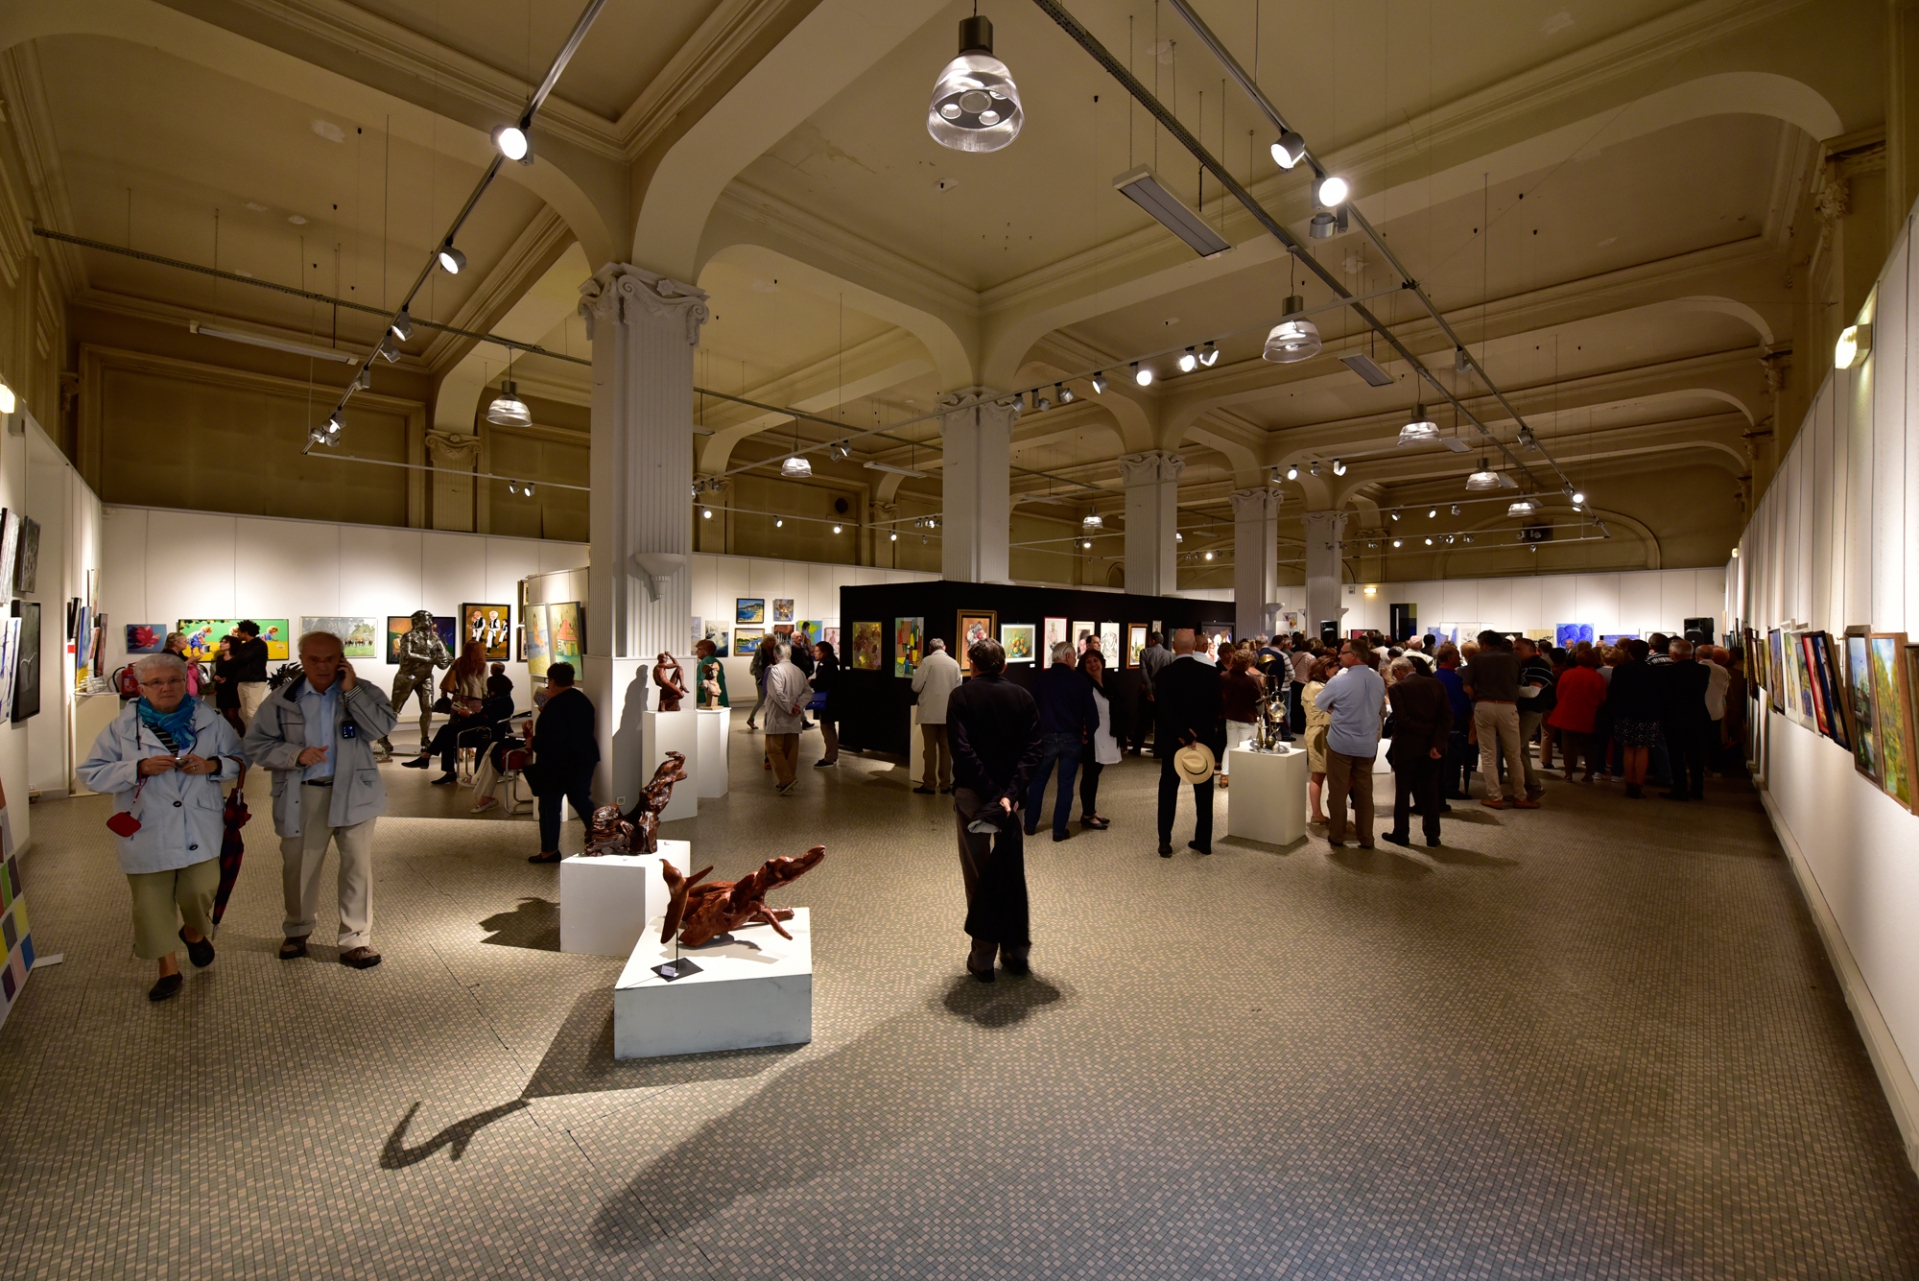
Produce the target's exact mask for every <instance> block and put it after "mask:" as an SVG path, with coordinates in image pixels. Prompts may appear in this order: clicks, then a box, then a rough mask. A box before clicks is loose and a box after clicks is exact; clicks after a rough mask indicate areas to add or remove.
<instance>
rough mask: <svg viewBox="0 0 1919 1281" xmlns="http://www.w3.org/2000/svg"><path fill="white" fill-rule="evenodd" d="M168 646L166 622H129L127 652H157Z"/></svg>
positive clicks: (131, 653)
mask: <svg viewBox="0 0 1919 1281" xmlns="http://www.w3.org/2000/svg"><path fill="white" fill-rule="evenodd" d="M166 647H167V625H166V624H165V623H128V624H127V654H128V656H129V657H131V656H133V655H136V654H157V653H159V652H160V651H161V650H163V649H165V648H166Z"/></svg>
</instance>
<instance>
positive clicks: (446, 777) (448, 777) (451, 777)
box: [433, 774, 460, 787]
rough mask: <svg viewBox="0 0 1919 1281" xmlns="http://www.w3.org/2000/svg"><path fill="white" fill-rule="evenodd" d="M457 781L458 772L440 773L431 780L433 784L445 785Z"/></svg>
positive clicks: (458, 777)
mask: <svg viewBox="0 0 1919 1281" xmlns="http://www.w3.org/2000/svg"><path fill="white" fill-rule="evenodd" d="M459 781H460V776H459V775H458V774H442V775H440V776H439V777H438V778H436V779H434V780H433V786H435V787H445V786H446V785H447V784H448V783H457V782H459Z"/></svg>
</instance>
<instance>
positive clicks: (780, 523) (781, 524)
mask: <svg viewBox="0 0 1919 1281" xmlns="http://www.w3.org/2000/svg"><path fill="white" fill-rule="evenodd" d="M773 528H774V529H785V528H786V518H785V517H784V516H782V517H780V518H779V519H778V520H775V521H774V522H773Z"/></svg>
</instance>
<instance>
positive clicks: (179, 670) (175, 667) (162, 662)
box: [133, 652, 187, 676]
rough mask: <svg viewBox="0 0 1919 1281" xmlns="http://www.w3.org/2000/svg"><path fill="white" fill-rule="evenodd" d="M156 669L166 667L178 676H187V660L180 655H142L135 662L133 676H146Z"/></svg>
mask: <svg viewBox="0 0 1919 1281" xmlns="http://www.w3.org/2000/svg"><path fill="white" fill-rule="evenodd" d="M156 667H164V668H166V669H167V670H169V671H171V672H173V673H174V674H175V675H178V676H185V675H186V674H187V660H186V659H184V658H181V657H180V656H179V655H178V654H169V653H164V652H162V653H159V654H142V655H140V657H138V658H136V659H134V660H133V674H134V675H136V676H145V675H146V674H147V673H148V672H149V671H151V670H153V669H154V668H156Z"/></svg>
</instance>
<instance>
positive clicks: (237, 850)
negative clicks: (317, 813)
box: [213, 770, 253, 925]
mask: <svg viewBox="0 0 1919 1281" xmlns="http://www.w3.org/2000/svg"><path fill="white" fill-rule="evenodd" d="M246 783H247V778H246V771H245V770H242V771H241V772H240V780H239V782H237V783H235V784H234V785H233V794H232V795H230V796H228V797H227V808H226V832H225V834H224V835H223V836H221V838H220V888H219V890H218V892H216V893H215V894H214V896H213V923H214V924H215V925H218V924H219V923H220V918H221V917H223V916H225V915H226V912H227V899H229V898H231V897H232V896H233V883H234V882H235V881H237V880H239V879H240V860H241V859H243V858H245V857H246V853H247V843H246V840H245V838H244V837H242V836H241V835H240V829H241V828H243V827H245V826H246V825H247V820H248V819H250V818H252V817H253V815H252V814H250V813H249V812H248V811H247V798H246Z"/></svg>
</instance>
